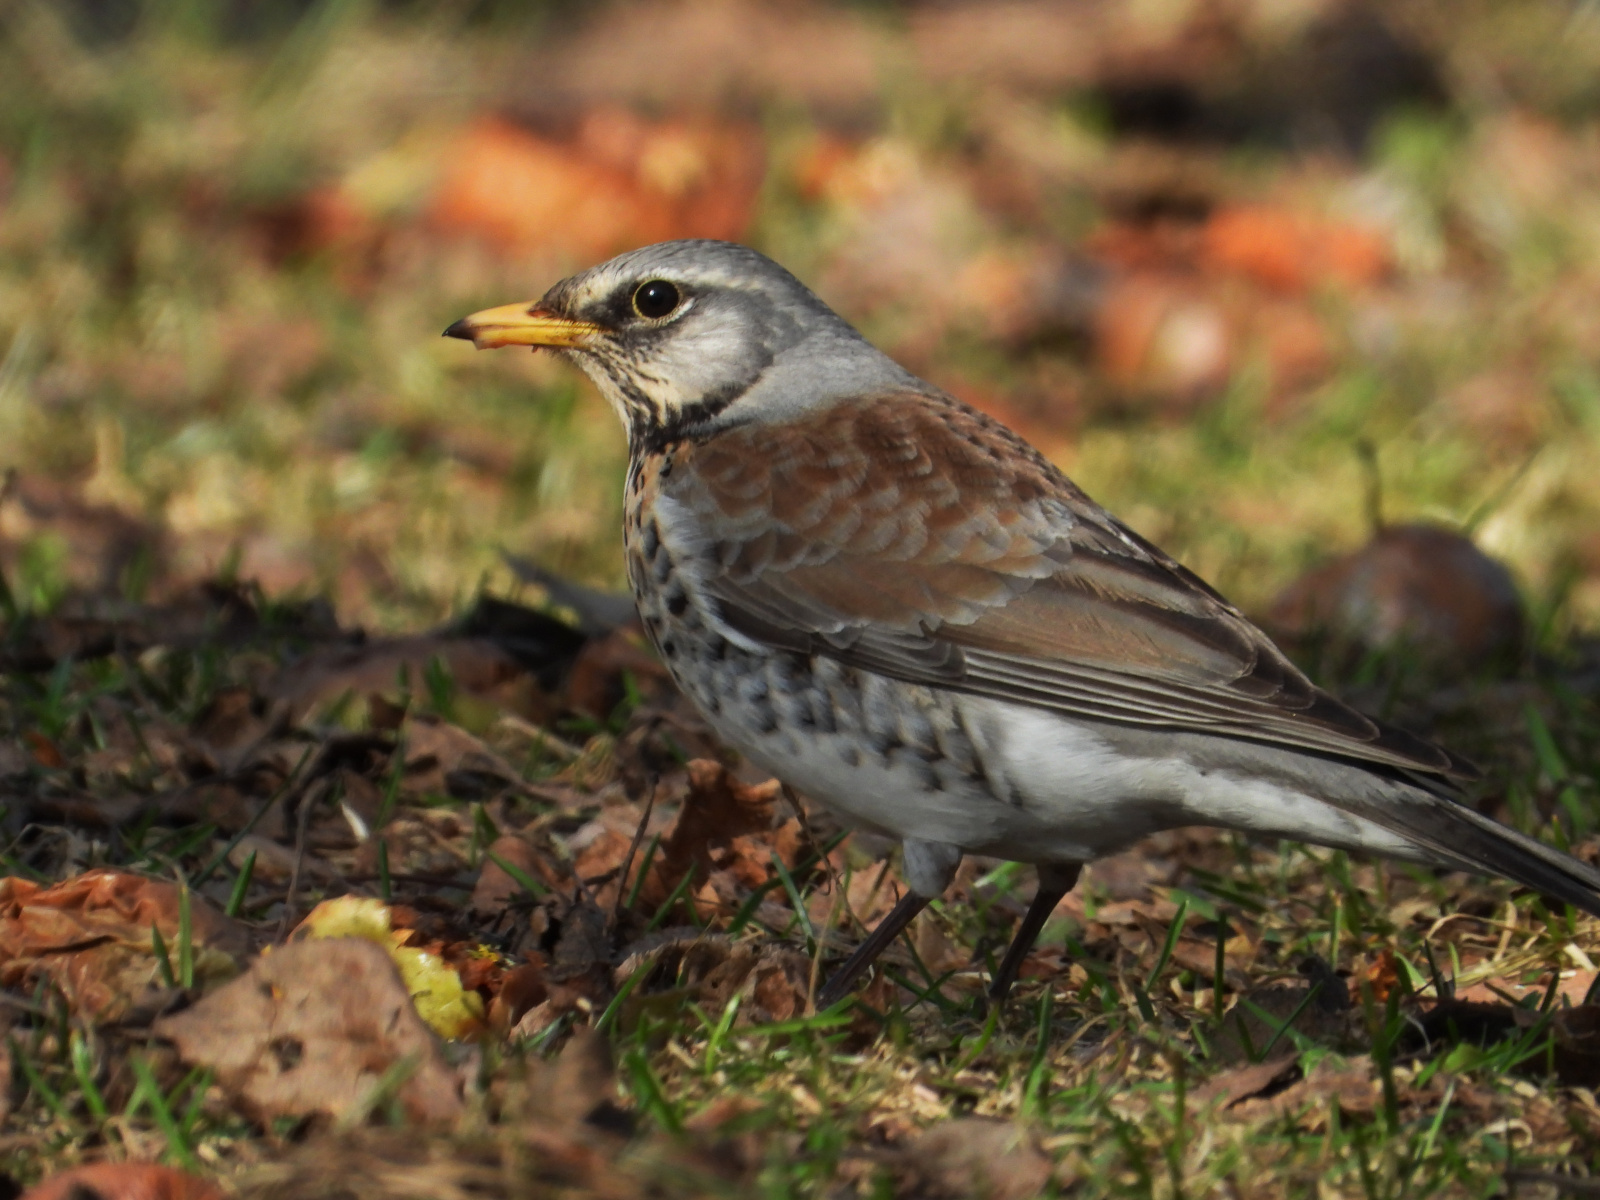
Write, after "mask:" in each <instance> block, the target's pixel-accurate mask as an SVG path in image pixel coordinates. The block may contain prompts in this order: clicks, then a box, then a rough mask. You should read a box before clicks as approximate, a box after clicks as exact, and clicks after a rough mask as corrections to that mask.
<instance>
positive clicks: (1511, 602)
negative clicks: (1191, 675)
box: [1267, 525, 1525, 669]
mask: <svg viewBox="0 0 1600 1200" xmlns="http://www.w3.org/2000/svg"><path fill="white" fill-rule="evenodd" d="M1267 621H1268V623H1269V625H1270V627H1271V628H1272V629H1273V630H1274V631H1275V632H1277V633H1279V634H1281V635H1282V636H1284V637H1286V638H1288V639H1290V640H1296V639H1305V638H1312V637H1316V636H1319V635H1321V636H1331V637H1333V638H1336V639H1340V640H1344V641H1348V642H1352V643H1354V644H1356V645H1358V646H1360V647H1363V648H1366V649H1373V648H1384V647H1391V646H1396V645H1405V646H1408V647H1410V648H1411V649H1413V650H1415V651H1416V652H1417V653H1419V654H1421V655H1422V656H1423V657H1425V658H1426V659H1428V660H1430V661H1431V662H1434V663H1436V664H1438V665H1442V666H1457V667H1461V668H1468V669H1470V668H1475V667H1481V666H1485V665H1489V664H1492V663H1495V662H1504V661H1505V660H1507V659H1509V658H1512V657H1514V656H1515V655H1516V653H1517V652H1518V651H1519V650H1520V648H1521V646H1522V641H1523V634H1524V629H1525V621H1524V618H1523V613H1522V602H1521V599H1520V598H1519V597H1518V595H1517V587H1516V584H1515V583H1514V582H1513V581H1512V579H1511V573H1510V572H1509V571H1507V570H1506V568H1505V567H1504V566H1503V565H1502V564H1501V563H1499V562H1497V561H1496V560H1495V559H1492V558H1490V557H1489V556H1488V555H1487V554H1485V553H1484V552H1483V551H1482V550H1479V549H1478V548H1477V547H1476V546H1474V545H1473V544H1472V541H1471V539H1469V538H1467V537H1464V536H1462V535H1461V534H1459V533H1455V532H1453V531H1451V530H1448V529H1440V528H1437V527H1435V526H1431V525H1393V526H1389V527H1388V528H1385V529H1380V530H1379V531H1378V532H1377V534H1376V535H1374V537H1373V538H1372V540H1371V541H1370V542H1368V543H1367V544H1366V545H1365V546H1363V547H1362V548H1361V549H1360V550H1357V551H1355V552H1354V553H1353V554H1346V555H1344V556H1342V557H1340V558H1336V559H1334V560H1332V561H1331V562H1327V563H1323V564H1322V565H1321V566H1319V567H1314V568H1312V569H1311V570H1310V571H1308V572H1306V574H1304V575H1302V576H1301V577H1300V578H1299V579H1297V580H1295V582H1294V583H1292V584H1290V585H1289V586H1288V587H1287V588H1285V589H1284V590H1283V592H1281V593H1280V594H1279V596H1278V598H1277V599H1276V600H1274V601H1273V603H1272V607H1271V609H1270V610H1269V612H1268V614H1267Z"/></svg>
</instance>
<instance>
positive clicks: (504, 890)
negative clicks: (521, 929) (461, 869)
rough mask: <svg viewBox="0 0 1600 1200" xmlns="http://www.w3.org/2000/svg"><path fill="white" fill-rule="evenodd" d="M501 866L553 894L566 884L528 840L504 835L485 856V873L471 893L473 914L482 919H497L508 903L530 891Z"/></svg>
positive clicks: (480, 874) (480, 873)
mask: <svg viewBox="0 0 1600 1200" xmlns="http://www.w3.org/2000/svg"><path fill="white" fill-rule="evenodd" d="M502 863H504V864H506V865H508V866H511V867H515V868H516V869H517V870H518V871H521V872H522V873H523V874H524V875H526V876H528V878H530V879H533V880H535V881H537V882H539V883H542V884H544V885H545V886H546V887H548V888H551V889H552V890H554V889H556V888H558V887H560V886H561V885H562V884H563V883H565V882H566V880H565V879H563V878H562V877H561V876H560V875H558V873H557V872H556V871H555V869H554V865H553V864H552V863H551V862H550V861H549V860H548V859H547V858H546V857H545V856H544V855H543V854H541V853H539V851H538V850H537V849H536V848H535V847H534V846H533V844H532V843H531V842H529V841H528V839H527V838H525V837H522V836H521V835H520V834H515V833H508V834H503V835H502V836H500V837H498V838H496V839H495V840H494V842H493V843H491V844H490V846H489V849H488V851H487V852H486V853H485V854H484V859H483V869H482V870H481V871H479V872H478V882H477V883H476V884H475V885H474V886H473V889H472V911H473V912H475V913H478V914H480V915H481V916H486V917H493V916H498V915H499V914H500V913H502V912H504V911H505V907H506V904H507V903H508V902H509V901H511V900H515V899H517V898H518V897H523V896H526V895H527V889H526V888H524V887H523V886H522V884H521V883H519V882H518V881H517V878H516V876H514V875H513V874H512V873H511V872H510V871H508V870H506V868H505V867H504V866H502V865H501V864H502Z"/></svg>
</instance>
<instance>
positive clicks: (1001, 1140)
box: [894, 1117, 1051, 1200]
mask: <svg viewBox="0 0 1600 1200" xmlns="http://www.w3.org/2000/svg"><path fill="white" fill-rule="evenodd" d="M894 1161H895V1162H896V1164H897V1167H898V1171H897V1174H898V1175H899V1176H900V1179H899V1186H898V1187H896V1189H895V1195H896V1196H897V1197H902V1198H904V1200H911V1198H913V1197H914V1198H915V1200H1032V1198H1033V1197H1035V1196H1038V1195H1040V1194H1041V1193H1042V1192H1043V1191H1044V1190H1045V1188H1046V1187H1047V1186H1048V1185H1049V1183H1050V1175H1051V1164H1050V1158H1049V1156H1048V1155H1046V1154H1045V1152H1044V1151H1043V1150H1041V1149H1040V1148H1039V1144H1038V1141H1037V1139H1036V1138H1035V1137H1034V1136H1033V1134H1032V1133H1030V1132H1029V1131H1028V1130H1026V1129H1023V1128H1022V1127H1020V1126H1018V1125H1015V1124H1013V1123H1012V1122H1010V1121H997V1120H995V1119H993V1118H991V1117H958V1118H956V1119H955V1120H953V1121H944V1122H941V1123H940V1124H938V1125H933V1126H930V1127H929V1128H927V1129H925V1130H923V1131H922V1132H921V1133H919V1134H918V1135H917V1136H916V1137H915V1138H913V1139H912V1140H911V1143H910V1145H908V1146H906V1147H905V1149H904V1150H902V1151H900V1152H899V1153H898V1154H897V1155H896V1156H895V1159H894Z"/></svg>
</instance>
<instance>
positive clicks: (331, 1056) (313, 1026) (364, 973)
mask: <svg viewBox="0 0 1600 1200" xmlns="http://www.w3.org/2000/svg"><path fill="white" fill-rule="evenodd" d="M155 1030H156V1034H157V1035H158V1036H160V1037H163V1038H167V1039H170V1040H171V1041H172V1042H174V1043H175V1044H176V1045H177V1048H178V1053H179V1055H180V1056H181V1057H182V1058H183V1059H184V1061H185V1062H188V1063H191V1064H194V1065H196V1066H204V1067H208V1068H210V1069H211V1070H213V1071H215V1072H216V1075H217V1081H218V1083H219V1084H220V1085H221V1086H222V1087H223V1088H224V1089H225V1090H226V1091H228V1092H229V1093H231V1094H232V1095H233V1096H234V1097H235V1098H236V1099H237V1100H238V1102H239V1103H240V1104H241V1105H242V1106H243V1107H244V1109H245V1110H246V1111H248V1112H250V1113H251V1114H252V1115H254V1116H255V1117H257V1118H258V1119H269V1118H272V1117H277V1116H308V1115H311V1114H317V1113H320V1114H324V1115H326V1116H330V1117H335V1118H337V1117H342V1116H344V1115H345V1114H347V1113H350V1112H352V1111H353V1110H355V1109H357V1108H358V1106H360V1105H361V1104H362V1103H363V1102H364V1101H366V1099H367V1098H368V1096H369V1093H370V1092H371V1091H372V1089H373V1087H374V1086H375V1085H376V1084H377V1083H378V1081H379V1079H380V1078H381V1077H382V1076H383V1074H384V1072H386V1071H388V1070H390V1069H391V1068H394V1067H396V1066H397V1064H400V1063H401V1062H402V1061H404V1060H409V1061H410V1062H411V1063H413V1064H414V1065H413V1066H412V1069H411V1073H410V1075H409V1076H408V1077H407V1078H406V1080H405V1082H404V1083H402V1084H401V1085H400V1087H399V1090H398V1092H397V1098H398V1100H399V1102H400V1104H401V1106H402V1108H403V1109H404V1110H405V1112H406V1114H407V1115H408V1117H410V1118H411V1119H412V1120H414V1121H420V1122H429V1123H436V1122H443V1121H449V1120H453V1119H454V1118H455V1117H456V1116H457V1115H458V1114H459V1113H460V1112H461V1107H462V1104H461V1094H460V1090H459V1084H458V1081H457V1079H456V1077H455V1074H454V1072H453V1071H452V1070H451V1069H450V1066H449V1064H448V1063H446V1062H445V1060H444V1057H443V1055H442V1054H441V1053H440V1049H439V1043H438V1041H437V1040H436V1039H435V1038H434V1036H433V1034H432V1033H431V1032H430V1031H429V1029H428V1027H427V1025H425V1024H424V1023H423V1021H422V1018H421V1017H419V1016H418V1015H417V1010H416V1008H415V1007H414V1006H413V1005H412V1003H411V997H410V996H409V995H407V993H406V988H405V984H404V983H403V982H402V981H401V979H400V973H399V971H398V970H397V969H396V967H395V965H394V963H393V961H391V959H390V958H389V956H388V954H386V953H385V952H384V950H383V948H382V947H381V946H377V945H375V944H373V943H372V942H368V941H362V940H360V939H356V938H340V939H333V940H323V941H303V942H294V943H291V944H289V945H286V946H278V947H274V948H273V949H272V951H271V952H270V953H268V954H264V955H262V956H261V957H260V958H258V959H257V960H256V961H255V962H254V963H253V964H252V965H251V967H250V970H249V971H248V972H247V973H246V974H245V975H244V976H243V977H242V978H240V979H237V980H235V981H234V982H232V983H230V984H228V985H227V986H226V987H223V988H219V989H218V990H217V991H215V992H213V993H211V995H209V996H207V997H206V998H205V999H203V1000H201V1001H200V1002H199V1003H198V1004H196V1005H195V1006H194V1007H193V1008H190V1009H188V1010H186V1011H184V1012H181V1013H178V1014H176V1015H175V1016H171V1017H164V1018H162V1019H161V1020H159V1021H158V1022H157V1023H156V1026H155Z"/></svg>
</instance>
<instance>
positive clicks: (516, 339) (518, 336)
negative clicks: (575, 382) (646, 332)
mask: <svg viewBox="0 0 1600 1200" xmlns="http://www.w3.org/2000/svg"><path fill="white" fill-rule="evenodd" d="M602 332H603V331H602V330H601V328H600V326H598V325H595V324H593V323H591V322H589V321H574V320H571V319H570V318H567V317H558V316H556V315H555V314H554V313H551V312H547V311H545V310H544V309H542V308H540V307H539V306H538V304H502V305H501V306H500V307H499V308H486V309H484V310H483V311H482V312H475V313H473V314H472V315H471V316H470V317H462V318H461V320H459V321H457V322H456V323H455V324H454V325H452V326H450V328H449V329H446V330H445V331H444V336H445V337H453V338H462V339H463V340H465V341H469V342H471V343H472V344H473V345H474V346H476V347H477V348H478V349H479V350H494V349H496V348H498V347H500V346H558V347H561V348H563V349H568V350H578V349H582V348H583V347H585V346H588V345H591V344H592V343H593V341H594V339H595V338H596V337H598V336H599V335H600V334H601V333H602Z"/></svg>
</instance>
